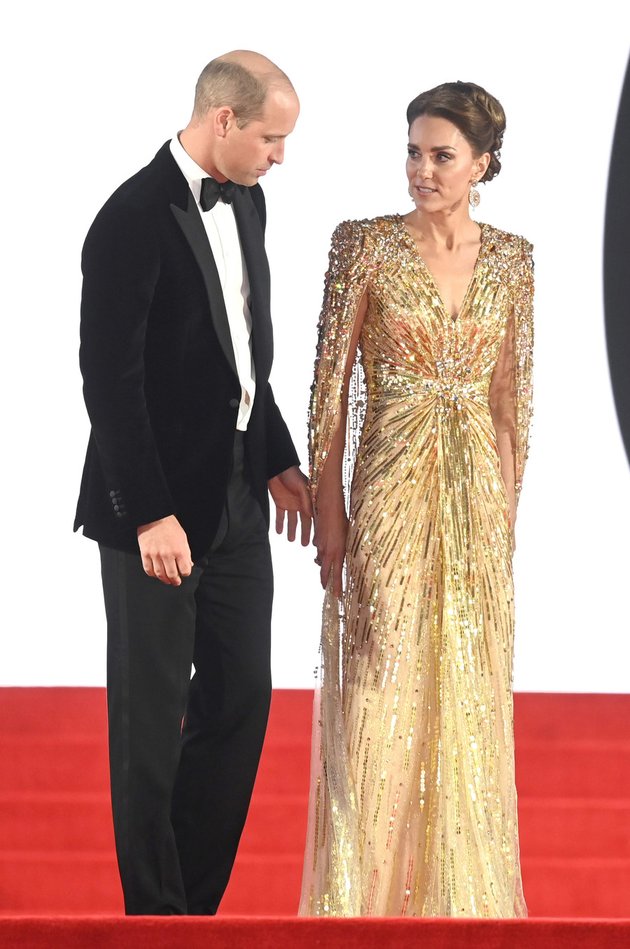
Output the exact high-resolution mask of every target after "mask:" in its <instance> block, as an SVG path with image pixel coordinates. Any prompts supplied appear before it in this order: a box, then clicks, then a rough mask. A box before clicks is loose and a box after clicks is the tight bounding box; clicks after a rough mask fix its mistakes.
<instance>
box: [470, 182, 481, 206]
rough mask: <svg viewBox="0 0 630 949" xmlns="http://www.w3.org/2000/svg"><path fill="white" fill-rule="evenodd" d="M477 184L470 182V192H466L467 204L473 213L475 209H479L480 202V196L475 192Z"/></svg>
mask: <svg viewBox="0 0 630 949" xmlns="http://www.w3.org/2000/svg"><path fill="white" fill-rule="evenodd" d="M478 183H479V182H477V181H471V182H470V191H469V192H468V203H469V205H470V206H471V208H472V209H473V211H474V210H475V208H478V207H479V202H480V201H481V195H480V194H479V192H478V190H477V185H478Z"/></svg>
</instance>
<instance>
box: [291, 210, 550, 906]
mask: <svg viewBox="0 0 630 949" xmlns="http://www.w3.org/2000/svg"><path fill="white" fill-rule="evenodd" d="M364 294H367V298H368V305H367V312H366V315H365V319H364V323H363V327H362V330H361V336H360V341H359V350H360V352H359V356H358V364H357V366H356V370H355V374H354V377H353V383H352V385H351V400H352V402H353V404H352V406H351V408H350V410H349V413H348V423H347V424H348V430H347V431H348V438H347V444H348V445H349V446H350V449H351V450H352V449H354V451H355V453H356V457H355V458H353V459H351V463H350V470H351V472H353V474H352V484H351V492H350V500H349V518H350V526H349V533H348V542H347V553H346V565H345V583H344V594H343V597H342V599H341V601H337V600H336V599H334V597H333V596H332V594H331V592H330V590H329V591H328V592H327V593H326V596H325V601H324V610H323V623H322V646H321V663H322V668H321V684H320V688H319V689H318V690H317V695H316V708H315V714H314V720H313V754H312V771H311V792H310V804H309V825H308V835H307V846H306V854H305V862H304V876H303V885H302V898H301V904H300V913H301V914H303V915H322V916H328V915H331V916H356V915H364V916H372V915H374V916H479V917H484V916H486V917H512V916H522V915H525V913H526V908H525V902H524V899H523V893H522V887H521V875H520V866H519V847H518V825H517V808H516V790H515V783H514V742H513V712H512V709H513V705H512V657H513V641H514V597H513V579H512V541H511V532H510V525H509V522H508V503H507V495H506V489H505V486H504V482H503V478H502V476H501V471H500V466H499V454H498V448H497V434H496V431H497V428H496V424H497V419H500V420H501V425H502V426H503V429H504V430H507V431H508V432H509V433H510V440H511V444H512V450H513V458H514V471H515V482H516V486H517V492H518V490H519V489H520V484H521V479H522V474H523V468H524V464H525V458H526V452H527V438H528V427H529V420H530V415H531V367H532V332H533V330H532V297H533V267H532V260H531V246H530V245H529V244H528V242H527V241H525V240H524V239H523V238H521V237H517V236H515V235H512V234H508V233H505V232H503V231H500V230H498V229H496V228H493V227H491V226H489V225H485V224H483V225H481V245H480V250H479V255H478V258H477V262H476V265H475V269H474V272H473V275H472V278H471V281H470V285H469V287H468V290H467V293H466V296H465V298H464V301H463V304H462V307H461V309H460V312H459V314H458V316H457V318H456V319H453V318H452V317H451V316H450V315H449V314H447V313H446V311H445V308H444V306H443V304H442V301H441V298H440V295H439V292H438V289H437V287H436V285H435V283H434V281H433V278H432V276H431V273H430V271H429V269H428V268H427V266H426V265H425V263H424V262H423V260H422V258H421V256H420V253H419V250H418V247H417V245H416V243H415V242H414V240H413V238H412V236H411V234H410V233H409V232H408V231H407V229H406V226H405V224H404V221H403V220H402V218H401V217H400V216H398V215H392V216H387V217H381V218H376V219H375V220H371V221H350V222H345V223H344V224H341V225H339V227H338V228H337V229H336V231H335V234H334V235H333V242H332V248H331V252H330V264H329V269H328V273H327V275H326V285H325V297H324V306H323V311H322V315H321V319H320V326H319V342H318V350H317V360H316V373H315V381H314V384H313V390H312V398H311V407H310V416H309V434H310V460H311V477H312V484H313V491H314V493H315V497H316V496H317V486H318V479H319V475H320V473H321V470H322V467H323V465H324V463H325V460H326V456H327V453H328V451H329V449H330V445H331V440H332V437H333V435H334V432H335V430H336V429H337V427H338V425H339V424H340V417H339V412H340V405H341V401H342V400H341V395H342V389H343V379H344V372H345V369H346V364H347V360H348V352H349V343H350V337H351V335H352V330H353V326H354V320H355V316H356V312H357V308H358V305H359V302H360V301H361V299H362V297H363V295H364Z"/></svg>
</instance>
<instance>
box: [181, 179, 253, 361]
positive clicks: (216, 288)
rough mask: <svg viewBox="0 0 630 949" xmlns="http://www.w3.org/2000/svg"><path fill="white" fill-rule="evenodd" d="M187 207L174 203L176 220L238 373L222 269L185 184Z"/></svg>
mask: <svg viewBox="0 0 630 949" xmlns="http://www.w3.org/2000/svg"><path fill="white" fill-rule="evenodd" d="M186 192H187V206H186V209H185V210H184V209H183V208H181V207H179V206H178V205H177V204H171V211H172V212H173V214H174V216H175V220H176V221H177V223H178V224H179V226H180V227H181V229H182V231H183V233H184V237H185V238H186V240H187V241H188V243H189V244H190V249H191V250H192V252H193V254H194V256H195V260H196V261H197V263H198V265H199V269H200V271H201V274H202V276H203V280H204V283H205V286H206V293H207V294H208V302H209V304H210V314H211V316H212V322H213V325H214V329H215V332H216V334H217V337H218V339H219V343H220V344H221V348H222V350H223V352H224V353H225V358H226V359H227V361H228V363H229V364H230V366H231V368H232V369H233V371H234V373H235V374H237V372H236V359H235V357H234V347H233V346H232V336H231V334H230V325H229V323H228V317H227V312H226V309H225V300H224V298H223V289H222V287H221V280H220V279H219V272H218V270H217V267H216V264H215V262H214V257H213V255H212V251H211V249H210V242H209V241H208V235H207V234H206V231H205V228H204V226H203V222H202V220H201V215H200V214H199V211H198V209H197V204H196V202H195V199H194V198H193V196H192V192H191V191H190V188H188V187H186Z"/></svg>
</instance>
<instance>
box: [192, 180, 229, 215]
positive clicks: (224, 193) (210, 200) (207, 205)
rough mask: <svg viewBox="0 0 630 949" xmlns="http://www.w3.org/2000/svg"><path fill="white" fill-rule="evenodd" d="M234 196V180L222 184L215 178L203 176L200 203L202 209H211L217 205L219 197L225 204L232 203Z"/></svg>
mask: <svg viewBox="0 0 630 949" xmlns="http://www.w3.org/2000/svg"><path fill="white" fill-rule="evenodd" d="M233 197H234V182H232V181H224V182H223V184H220V183H219V182H218V181H215V179H214V178H203V179H202V181H201V195H200V197H199V203H200V205H201V209H202V211H209V210H210V209H211V208H213V207H214V206H215V204H216V203H217V201H218V200H219V198H221V200H222V201H224V202H225V204H231V203H232V199H233Z"/></svg>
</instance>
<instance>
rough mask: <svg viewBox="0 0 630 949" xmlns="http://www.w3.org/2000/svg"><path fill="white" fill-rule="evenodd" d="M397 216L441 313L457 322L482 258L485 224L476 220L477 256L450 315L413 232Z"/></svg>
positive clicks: (466, 301)
mask: <svg viewBox="0 0 630 949" xmlns="http://www.w3.org/2000/svg"><path fill="white" fill-rule="evenodd" d="M397 217H398V223H399V225H400V227H401V228H402V231H403V234H404V236H405V237H406V239H407V241H408V243H409V245H410V246H411V247H413V250H414V252H415V255H416V257H417V258H418V260H419V261H420V263H421V264H422V266H423V268H424V270H425V272H426V274H427V276H428V278H429V280H430V281H431V283H432V285H433V289H434V290H435V295H436V297H437V300H438V302H439V304H440V309H441V310H442V313H443V315H444V316H445V317H446V319H447V320H448V322H449V323H451V324H453V325H455V324H456V323H459V321H460V319H461V316H462V313H463V312H464V310H465V308H466V305H467V303H468V298H469V296H470V294H471V291H472V287H473V284H474V283H475V277H476V276H477V271H478V269H479V264H480V262H481V258H482V256H483V252H484V250H485V246H486V241H485V237H486V225H485V224H483V223H482V222H481V221H477V223H478V224H479V230H480V234H479V250H478V251H477V257H476V259H475V264H474V267H473V269H472V272H471V274H470V279H469V281H468V284H467V286H466V291H465V293H464V296H463V297H462V302H461V304H460V306H459V309H458V311H457V313H456V314H455V316H451V315H450V313H448V312H447V309H446V306H445V304H444V300H443V299H442V294H441V292H440V289H439V287H438V285H437V280H436V279H435V277H434V276H433V272H432V271H431V268H430V267H429V265H428V264H427V262H426V260H425V259H424V257H423V256H422V254H421V253H420V247H419V246H418V242H417V240H416V239H415V237H414V236H413V234H412V233H411V231H410V230H409V228H408V227H407V225H406V224H405V222H404V220H403V216H402V214H399V215H397Z"/></svg>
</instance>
